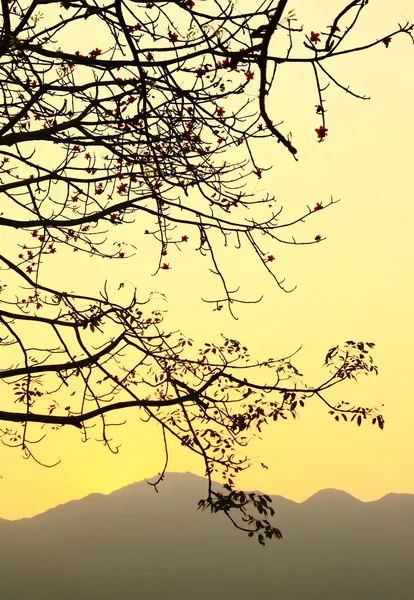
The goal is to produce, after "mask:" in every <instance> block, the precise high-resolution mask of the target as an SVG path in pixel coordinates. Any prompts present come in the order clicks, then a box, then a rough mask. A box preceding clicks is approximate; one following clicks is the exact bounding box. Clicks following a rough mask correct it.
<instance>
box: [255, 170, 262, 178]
mask: <svg viewBox="0 0 414 600" xmlns="http://www.w3.org/2000/svg"><path fill="white" fill-rule="evenodd" d="M253 173H254V174H255V175H257V176H258V178H259V179H261V178H262V169H257V171H253Z"/></svg>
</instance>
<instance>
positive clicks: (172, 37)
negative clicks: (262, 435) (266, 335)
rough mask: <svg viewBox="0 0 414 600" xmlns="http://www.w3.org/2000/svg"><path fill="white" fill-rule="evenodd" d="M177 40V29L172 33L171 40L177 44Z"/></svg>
mask: <svg viewBox="0 0 414 600" xmlns="http://www.w3.org/2000/svg"><path fill="white" fill-rule="evenodd" d="M177 41H178V33H175V31H172V32H171V33H170V42H171V43H172V44H175V42H177Z"/></svg>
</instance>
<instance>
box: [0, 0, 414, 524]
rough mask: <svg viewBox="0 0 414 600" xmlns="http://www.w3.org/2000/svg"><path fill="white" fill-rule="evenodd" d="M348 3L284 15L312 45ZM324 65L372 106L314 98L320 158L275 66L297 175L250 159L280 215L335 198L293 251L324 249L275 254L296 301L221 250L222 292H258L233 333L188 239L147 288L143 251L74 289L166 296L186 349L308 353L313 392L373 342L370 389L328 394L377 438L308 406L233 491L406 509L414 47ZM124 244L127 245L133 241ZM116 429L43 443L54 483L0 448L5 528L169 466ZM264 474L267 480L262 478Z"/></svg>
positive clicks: (372, 20) (270, 434) (188, 461)
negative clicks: (308, 241) (310, 241)
mask: <svg viewBox="0 0 414 600" xmlns="http://www.w3.org/2000/svg"><path fill="white" fill-rule="evenodd" d="M344 4H345V2H344V1H343V0H315V1H314V0H312V1H309V0H295V1H292V2H291V6H290V5H288V8H294V9H296V15H297V18H298V23H299V24H303V25H304V32H305V33H310V31H311V30H312V31H316V32H318V31H322V30H325V31H326V27H327V25H329V24H330V23H331V22H332V18H333V16H334V15H335V14H336V13H337V12H338V9H340V8H341V7H342V6H344ZM406 21H414V6H413V4H412V0H394V1H393V2H389V0H371V2H370V3H369V6H368V7H367V8H366V9H365V10H364V11H363V16H362V18H361V20H360V22H359V24H358V25H357V27H356V29H355V33H354V34H353V37H352V38H351V39H352V41H353V43H354V44H362V43H368V42H370V41H373V40H375V39H378V38H382V37H384V36H385V35H387V34H388V33H390V32H392V31H394V30H396V29H397V28H398V23H401V24H404V23H405V22H406ZM300 52H302V50H300ZM329 66H330V70H331V72H332V74H333V75H335V77H337V78H338V79H339V80H340V81H341V82H342V83H343V84H344V85H345V86H347V85H349V86H350V87H351V89H352V90H353V91H355V92H357V93H359V94H365V95H367V96H369V97H370V98H371V99H370V100H366V101H363V100H357V99H355V98H353V97H351V96H350V95H347V94H346V93H345V92H343V91H341V90H338V89H336V88H335V87H334V86H333V85H331V86H330V88H329V89H328V90H327V91H326V92H325V93H324V96H325V98H326V100H327V113H326V118H327V128H328V136H327V138H326V140H325V141H324V142H323V143H321V144H318V143H317V136H316V134H315V128H316V127H319V125H320V121H319V119H318V116H317V115H316V114H315V105H316V104H318V97H317V93H316V89H315V85H314V83H313V79H312V73H311V68H310V67H304V66H295V65H283V66H281V67H280V68H279V70H280V72H279V74H278V78H277V79H276V83H275V86H274V89H273V91H272V95H271V97H270V98H269V106H270V107H271V108H270V110H269V112H270V113H271V115H272V117H273V119H274V121H275V122H280V121H282V120H283V121H284V123H283V125H282V126H281V127H280V129H281V130H282V131H284V132H285V133H286V132H288V131H291V132H292V134H293V143H294V145H295V146H296V147H297V148H298V158H299V161H298V162H295V161H294V160H293V159H292V156H291V155H290V154H289V153H288V152H287V151H286V150H285V149H284V148H282V146H281V145H280V144H277V143H276V142H275V141H273V140H272V141H269V140H266V141H265V142H264V144H263V146H262V148H261V149H260V150H258V153H259V154H258V156H260V160H259V161H258V162H261V166H262V167H268V166H271V165H273V169H272V170H271V171H268V172H267V173H266V174H265V175H264V177H263V179H261V180H260V181H258V185H257V190H258V191H259V190H261V189H263V190H268V191H269V192H270V193H272V194H274V195H275V196H276V197H277V198H278V199H279V200H280V203H281V205H283V206H284V207H285V211H286V215H295V214H300V212H301V211H302V212H303V210H306V207H307V206H311V207H312V206H314V205H315V204H316V203H317V202H322V203H324V204H326V203H327V202H329V199H330V196H331V195H332V196H333V198H334V199H340V202H338V203H337V204H334V205H333V206H331V207H330V208H329V209H328V210H326V211H322V212H321V213H320V214H319V213H318V214H315V215H312V218H311V219H309V221H308V222H307V223H306V224H304V225H303V226H302V228H299V229H298V230H297V231H298V236H299V237H300V236H302V235H303V237H305V236H306V235H310V236H312V237H314V236H315V235H317V234H320V235H323V236H326V237H327V239H326V241H324V242H323V243H320V244H315V245H312V246H297V247H294V246H285V247H277V248H275V249H274V252H273V253H274V254H275V257H276V266H277V273H278V275H280V276H281V277H286V281H287V283H288V284H289V285H291V286H292V287H293V286H295V285H296V286H297V289H296V290H295V291H294V292H292V293H291V294H285V293H283V292H282V291H281V290H279V289H278V288H277V287H276V286H275V285H274V282H273V281H272V280H271V279H270V277H268V276H267V275H266V273H265V272H264V271H262V270H261V269H259V268H258V264H257V262H256V261H255V260H254V259H253V257H252V256H251V254H250V253H249V252H247V251H244V250H241V251H237V252H236V251H232V250H229V251H228V252H227V251H226V252H223V253H222V257H223V261H224V264H225V269H226V272H227V273H228V274H229V279H230V281H233V280H234V281H235V282H238V283H241V284H242V291H243V293H244V295H245V296H246V297H252V298H255V297H257V296H260V295H261V294H262V293H263V295H264V299H263V300H262V301H261V303H259V304H252V305H247V306H244V305H241V306H240V307H238V308H237V309H236V314H237V317H238V320H237V321H235V320H234V319H232V318H231V316H230V315H229V314H228V313H226V312H225V311H224V310H223V311H221V312H213V311H212V307H211V305H209V304H205V303H203V302H202V301H201V297H204V298H208V297H209V285H210V275H209V274H208V268H207V266H206V265H205V263H204V262H203V261H202V260H201V259H200V258H198V257H195V253H194V252H192V246H191V239H190V240H189V244H188V248H186V249H185V251H183V252H182V253H180V256H178V253H177V256H175V255H173V254H172V255H171V257H170V258H169V260H170V263H171V266H172V268H171V270H170V271H167V272H165V271H161V272H160V274H158V275H157V276H156V277H151V274H152V273H153V272H154V270H155V268H156V263H157V260H158V257H157V256H156V255H155V254H154V255H152V254H151V253H148V254H147V255H144V254H143V252H142V251H141V246H140V242H139V243H138V242H137V246H138V252H137V255H136V256H134V257H133V258H131V259H129V260H128V261H120V262H118V263H117V264H116V266H115V265H112V263H111V264H110V265H102V263H101V262H100V263H99V262H98V261H95V260H94V259H91V261H90V263H89V264H90V267H88V266H87V276H86V277H85V279H84V281H83V282H82V285H83V286H85V285H87V286H89V289H88V291H93V290H94V291H95V292H96V291H97V290H98V289H99V288H101V287H102V285H103V283H104V281H105V278H108V279H109V280H111V281H112V282H113V285H114V286H115V289H116V288H117V287H118V284H119V283H120V282H131V284H134V285H137V286H138V289H139V290H140V291H141V292H142V294H143V296H145V295H146V294H148V293H149V292H151V291H153V290H157V291H160V292H163V293H165V294H166V295H167V297H168V310H169V312H168V315H167V317H166V320H165V324H166V328H168V329H171V330H173V329H176V328H180V329H181V330H182V331H183V332H184V333H185V334H187V335H188V336H190V337H192V338H193V339H194V340H195V343H197V342H199V343H200V344H202V343H204V342H205V341H209V340H211V341H216V342H219V340H220V334H221V333H223V334H225V335H227V336H229V337H233V338H237V339H239V340H240V341H242V342H243V344H245V345H246V346H248V348H249V349H250V351H251V354H252V355H253V356H255V357H257V358H263V359H266V358H268V357H269V356H272V357H274V358H278V357H280V356H286V355H287V354H289V353H291V352H293V351H295V350H297V349H298V348H299V347H300V346H302V350H301V351H300V353H299V354H298V356H297V358H296V360H295V364H297V365H298V367H299V368H300V369H302V372H304V374H305V378H306V379H307V381H308V382H309V383H315V384H316V383H318V382H319V381H321V380H322V379H323V377H324V375H325V372H324V370H323V367H322V364H323V359H324V356H325V354H326V352H327V350H328V349H329V348H330V347H331V346H333V345H336V344H340V343H342V342H344V341H345V340H348V339H353V340H357V341H359V340H361V341H372V342H375V344H376V348H375V350H374V358H375V361H376V364H377V365H378V367H379V375H378V377H375V376H370V377H363V378H361V379H360V381H359V383H349V384H346V385H343V386H338V389H337V390H336V391H335V393H334V394H332V396H331V398H334V399H335V400H340V399H348V400H349V401H351V402H352V403H354V404H356V405H357V404H361V405H362V406H373V405H376V406H380V405H381V404H385V406H384V408H383V409H382V412H383V415H384V418H385V429H384V431H380V430H379V429H378V428H377V427H374V426H371V425H370V424H364V426H362V427H360V428H358V427H357V426H356V425H355V423H353V424H347V423H336V422H335V421H334V420H333V418H332V417H331V416H329V415H328V414H327V412H326V410H324V408H323V407H322V406H321V405H319V404H318V403H317V402H316V399H315V400H313V401H312V402H309V403H308V405H307V406H306V408H305V409H304V410H303V411H302V412H301V413H300V417H299V418H298V419H297V420H296V421H294V420H293V419H292V420H288V421H284V422H279V421H278V422H277V423H276V424H272V425H270V426H269V427H267V428H266V429H265V430H264V431H263V435H262V440H260V441H259V440H256V441H254V442H253V443H252V444H251V450H250V454H251V455H252V456H254V457H256V458H257V466H254V467H253V468H251V469H250V470H249V471H247V472H246V473H244V474H243V475H241V476H240V477H239V479H238V480H237V484H238V485H239V486H240V487H244V488H245V489H260V490H261V491H264V492H267V493H271V494H280V495H282V496H285V497H287V498H291V499H293V500H296V501H302V500H304V499H305V498H307V497H309V496H310V495H311V494H313V493H314V492H316V491H318V490H320V489H322V488H327V487H334V488H339V489H343V490H345V491H347V492H349V493H351V494H353V495H354V496H356V497H357V498H360V499H362V500H374V499H377V498H379V497H381V496H383V495H385V494H387V493H389V492H407V493H413V494H414V477H413V473H414V435H413V423H414V399H413V391H412V389H413V388H412V381H411V376H412V361H413V358H414V353H413V349H412V343H413V339H414V314H413V307H414V278H413V264H414V262H413V261H414V236H413V233H412V229H413V223H414V205H413V192H412V189H413V188H412V165H413V150H412V140H413V135H414V118H413V106H414V76H413V72H414V69H413V67H414V47H413V45H412V42H411V41H410V39H409V37H408V36H404V35H400V36H398V37H396V38H395V39H393V40H392V41H391V43H390V46H389V48H388V49H386V48H385V46H384V45H382V44H381V45H379V46H378V47H375V48H374V49H372V50H370V51H367V52H363V53H358V54H354V55H347V56H344V57H341V58H340V59H336V60H335V59H334V60H332V62H331V63H330V65H329ZM136 227H137V228H139V224H136ZM126 235H128V236H131V238H130V239H131V240H133V241H134V243H135V237H136V234H135V233H134V227H130V228H129V230H128V232H127V234H126ZM142 248H144V246H142ZM270 252H271V248H270V247H269V253H270ZM185 254H187V255H188V256H187V257H186V256H185ZM78 266H79V265H75V263H69V262H68V263H67V264H65V269H62V268H60V269H59V271H58V272H56V274H54V277H56V281H58V282H61V285H62V286H64V285H65V284H64V283H63V282H64V281H66V278H68V279H69V280H70V281H71V286H72V288H73V289H74V288H75V286H76V284H77V283H76V282H77V281H78V280H77V277H78V271H77V268H78ZM126 287H127V286H126ZM81 289H83V288H79V290H78V291H81ZM313 404H314V406H313ZM122 416H125V417H128V423H127V425H125V426H124V427H123V428H122V429H119V430H118V431H117V432H116V435H117V436H118V438H119V440H120V441H122V446H121V449H120V453H119V454H118V455H117V456H113V455H112V454H110V453H109V452H108V451H107V450H105V448H103V446H102V445H100V444H98V443H96V442H94V441H93V440H91V441H89V442H88V443H87V444H83V443H82V442H81V440H80V434H79V432H78V431H72V430H70V429H68V428H63V429H61V430H60V431H58V432H52V433H51V434H50V435H49V436H48V438H47V440H46V441H45V442H44V443H43V446H42V448H41V452H40V455H41V458H44V459H45V460H50V461H51V462H53V461H54V460H55V459H56V458H61V460H62V462H61V464H60V465H59V466H57V467H55V468H52V469H45V468H42V467H40V466H38V465H36V464H35V463H34V462H32V461H25V460H23V459H22V458H21V456H20V454H19V452H18V451H13V450H11V449H9V448H5V447H4V446H2V445H0V475H1V477H2V478H1V479H0V517H3V518H10V519H15V518H21V517H27V516H32V515H34V514H37V513H39V512H42V511H44V510H46V509H47V508H50V507H52V506H56V505H57V504H60V503H63V502H66V501H69V500H71V499H74V498H80V497H83V496H85V495H87V494H90V493H92V492H101V493H109V492H111V491H113V490H115V489H118V488H120V487H122V486H124V485H127V484H129V483H132V482H134V481H139V480H142V479H144V478H149V477H152V476H153V475H155V474H156V473H158V471H159V470H160V469H161V468H162V465H163V460H164V456H163V447H162V439H161V434H160V432H159V431H158V429H156V428H155V427H153V426H152V425H147V424H144V423H141V422H139V420H138V418H137V416H136V414H135V415H134V411H131V410H130V411H129V412H128V413H125V414H124V415H122ZM171 450H172V451H171V462H170V466H169V470H170V471H191V472H193V473H196V474H199V475H202V474H203V465H202V464H201V462H200V461H198V460H197V459H196V458H195V457H193V456H192V455H191V454H190V453H189V452H188V451H184V449H182V448H180V447H177V446H174V445H172V446H171ZM260 462H264V463H266V465H267V466H268V467H269V469H268V470H263V469H262V468H261V467H260Z"/></svg>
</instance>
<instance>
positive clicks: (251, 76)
mask: <svg viewBox="0 0 414 600" xmlns="http://www.w3.org/2000/svg"><path fill="white" fill-rule="evenodd" d="M253 78H254V73H253V71H247V73H246V79H247V81H251V80H252V79H253Z"/></svg>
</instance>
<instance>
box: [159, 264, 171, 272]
mask: <svg viewBox="0 0 414 600" xmlns="http://www.w3.org/2000/svg"><path fill="white" fill-rule="evenodd" d="M169 268H170V265H169V264H167V263H164V264H163V265H162V266H161V269H164V271H166V270H167V269H169Z"/></svg>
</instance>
